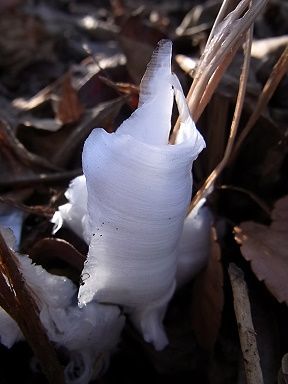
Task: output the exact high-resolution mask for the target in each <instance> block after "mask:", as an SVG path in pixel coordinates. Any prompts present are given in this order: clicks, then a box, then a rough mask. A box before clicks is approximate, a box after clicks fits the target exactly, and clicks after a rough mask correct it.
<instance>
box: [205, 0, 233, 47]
mask: <svg viewBox="0 0 288 384" xmlns="http://www.w3.org/2000/svg"><path fill="white" fill-rule="evenodd" d="M229 4H230V0H223V3H222V4H221V8H220V10H219V12H218V15H217V17H216V19H215V21H214V24H213V27H212V29H211V32H210V35H209V37H208V40H207V44H206V45H208V44H209V43H210V42H211V40H212V38H213V36H214V35H215V30H216V28H217V27H218V25H219V24H220V22H221V21H222V20H223V19H224V17H225V16H226V13H227V8H228V6H229Z"/></svg>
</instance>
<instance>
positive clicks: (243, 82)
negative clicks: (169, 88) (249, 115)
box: [190, 25, 253, 211]
mask: <svg viewBox="0 0 288 384" xmlns="http://www.w3.org/2000/svg"><path fill="white" fill-rule="evenodd" d="M252 38H253V25H252V26H251V27H250V30H249V32H248V33H247V41H246V45H245V48H244V51H245V56H244V63H243V68H242V72H241V76H240V82H239V90H238V95H237V100H236V106H235V111H234V115H233V120H232V123H231V129H230V135H229V139H228V143H227V146H226V149H225V153H224V156H223V159H222V160H221V161H220V163H219V164H218V165H217V166H216V168H215V169H214V170H213V171H212V173H211V174H210V175H209V176H208V178H207V179H206V180H205V183H204V184H203V186H202V187H201V188H200V189H199V191H198V192H197V194H196V195H195V197H194V198H193V200H192V202H191V205H190V211H191V210H192V209H193V208H194V207H195V206H196V205H197V204H198V203H199V201H200V200H202V199H203V198H206V197H207V195H208V194H209V193H210V192H211V190H212V188H213V185H214V183H215V181H216V179H217V177H218V176H219V175H220V173H221V172H222V170H223V169H224V167H225V166H226V164H227V162H228V160H229V157H230V155H231V152H232V148H233V144H234V141H235V137H236V133H237V129H238V125H239V121H240V117H241V112H242V108H243V104H244V98H245V92H246V86H247V80H248V75H249V67H250V58H251V45H252Z"/></svg>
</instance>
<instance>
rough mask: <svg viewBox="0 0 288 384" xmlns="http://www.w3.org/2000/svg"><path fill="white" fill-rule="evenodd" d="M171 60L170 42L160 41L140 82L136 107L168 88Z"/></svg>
mask: <svg viewBox="0 0 288 384" xmlns="http://www.w3.org/2000/svg"><path fill="white" fill-rule="evenodd" d="M171 59H172V41H171V40H167V39H163V40H160V41H159V43H158V45H157V47H156V48H155V50H154V52H153V54H152V57H151V60H150V62H149V64H148V65H147V69H146V71H145V73H144V76H143V78H142V80H141V84H140V96H139V105H138V107H140V106H141V105H143V104H144V103H145V102H147V101H149V100H150V99H151V97H153V96H155V95H156V94H157V93H158V92H162V91H164V90H165V89H166V88H167V86H168V87H169V86H170V79H169V77H170V76H171Z"/></svg>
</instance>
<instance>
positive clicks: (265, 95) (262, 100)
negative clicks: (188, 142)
mask: <svg viewBox="0 0 288 384" xmlns="http://www.w3.org/2000/svg"><path fill="white" fill-rule="evenodd" d="M287 72H288V46H286V48H285V49H284V51H283V53H282V55H281V56H280V58H279V60H278V61H277V63H276V64H275V65H274V67H273V70H272V72H271V74H270V76H269V78H268V80H267V82H266V84H265V85H264V88H263V90H262V92H261V95H260V96H259V98H258V100H257V103H256V106H255V109H254V111H253V112H252V114H251V116H250V118H249V120H248V122H247V124H246V125H245V127H244V129H243V131H242V132H241V134H240V136H239V138H238V140H237V142H236V144H235V147H234V149H233V155H232V156H231V158H230V160H229V164H232V163H233V162H234V160H235V159H236V157H237V155H238V152H239V150H240V148H241V146H242V144H243V142H244V140H245V139H246V137H247V136H248V135H249V133H250V132H251V129H252V128H253V126H254V125H255V123H256V121H257V120H258V119H259V117H260V116H261V114H262V112H263V111H264V109H265V108H266V106H267V104H268V103H269V100H270V99H271V97H272V96H273V94H274V92H275V90H276V88H277V87H278V85H279V83H280V81H281V80H282V78H283V76H284V75H285V74H286V73H287Z"/></svg>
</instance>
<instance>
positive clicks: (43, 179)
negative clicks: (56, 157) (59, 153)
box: [0, 169, 83, 188]
mask: <svg viewBox="0 0 288 384" xmlns="http://www.w3.org/2000/svg"><path fill="white" fill-rule="evenodd" d="M82 173H83V171H82V169H75V170H73V171H64V172H55V173H49V174H48V173H41V174H39V175H35V176H24V177H19V178H16V177H15V179H13V180H7V181H5V180H1V181H0V188H11V187H13V188H25V187H33V186H36V185H41V184H53V183H63V182H66V181H69V180H71V179H73V178H74V177H76V176H79V175H81V174H82Z"/></svg>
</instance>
